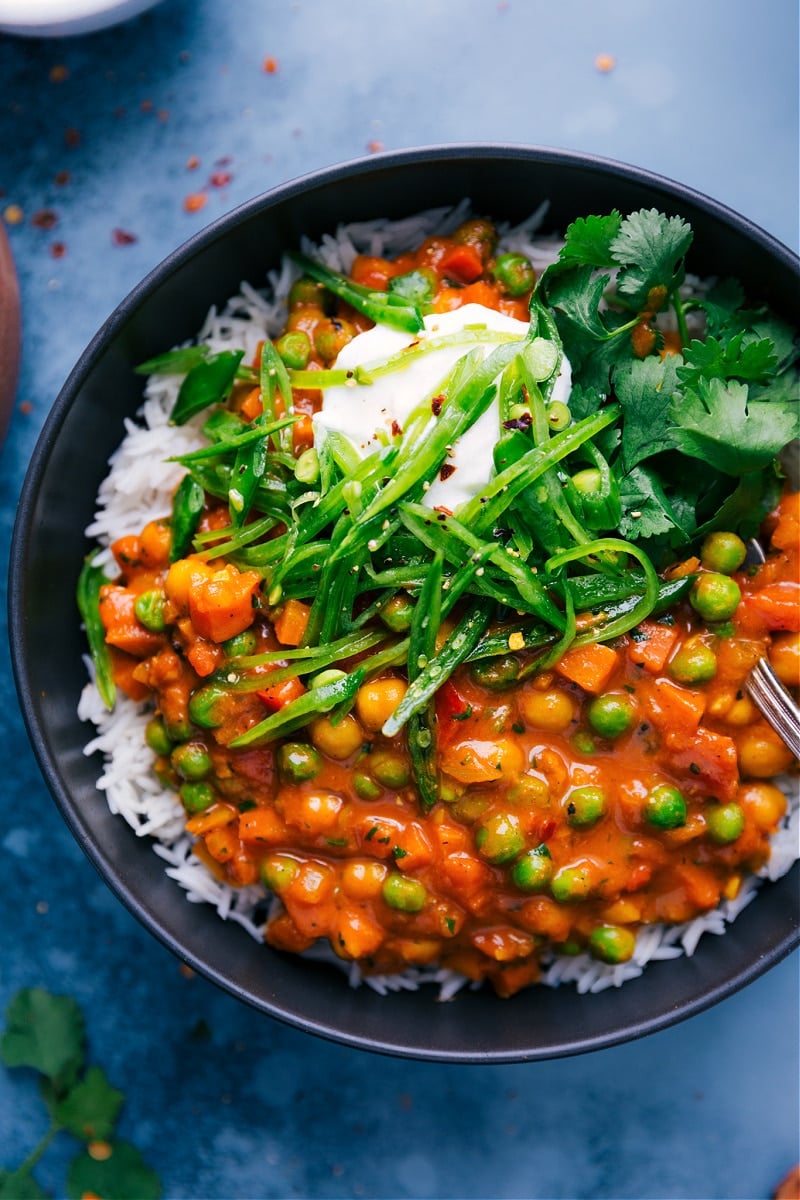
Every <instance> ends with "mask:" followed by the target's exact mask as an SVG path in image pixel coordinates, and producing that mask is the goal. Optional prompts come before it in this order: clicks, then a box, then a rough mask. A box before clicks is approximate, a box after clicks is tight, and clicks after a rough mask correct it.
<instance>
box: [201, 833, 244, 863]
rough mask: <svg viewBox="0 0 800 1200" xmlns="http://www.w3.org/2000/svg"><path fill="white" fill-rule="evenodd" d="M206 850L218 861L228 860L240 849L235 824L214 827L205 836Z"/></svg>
mask: <svg viewBox="0 0 800 1200" xmlns="http://www.w3.org/2000/svg"><path fill="white" fill-rule="evenodd" d="M205 843H206V850H207V851H208V853H209V854H210V855H211V857H212V858H214V859H216V860H217V862H227V861H228V859H229V858H233V856H234V855H235V854H237V853H238V851H239V837H238V834H237V833H236V830H235V829H234V827H233V825H225V826H223V828H221V829H212V830H211V832H210V833H207V834H206V836H205Z"/></svg>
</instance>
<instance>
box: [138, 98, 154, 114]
mask: <svg viewBox="0 0 800 1200" xmlns="http://www.w3.org/2000/svg"><path fill="white" fill-rule="evenodd" d="M139 108H140V109H141V110H142V112H152V111H153V101H152V100H143V101H142V103H141V104H140V105H139Z"/></svg>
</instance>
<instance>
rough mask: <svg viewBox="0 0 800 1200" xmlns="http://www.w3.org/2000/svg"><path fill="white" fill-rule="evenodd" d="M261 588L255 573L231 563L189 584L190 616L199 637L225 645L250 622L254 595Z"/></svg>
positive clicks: (247, 626) (259, 578) (253, 613)
mask: <svg viewBox="0 0 800 1200" xmlns="http://www.w3.org/2000/svg"><path fill="white" fill-rule="evenodd" d="M260 586H261V576H260V575H259V574H258V572H257V571H238V570H237V569H236V567H234V566H233V565H232V564H231V563H228V564H227V565H226V566H224V567H222V568H221V569H220V570H219V571H214V572H213V573H212V574H211V575H210V576H208V577H207V578H205V579H195V580H193V581H192V582H191V583H190V585H189V615H190V617H191V619H192V624H193V625H194V627H195V630H196V631H197V633H198V634H199V635H200V637H203V638H207V639H208V641H211V642H224V641H226V640H227V639H228V638H231V637H234V636H235V635H236V634H237V633H242V632H243V630H245V629H248V628H249V627H250V625H252V623H253V619H254V617H255V612H254V609H253V596H254V594H255V592H256V591H257V589H258V588H259V587H260Z"/></svg>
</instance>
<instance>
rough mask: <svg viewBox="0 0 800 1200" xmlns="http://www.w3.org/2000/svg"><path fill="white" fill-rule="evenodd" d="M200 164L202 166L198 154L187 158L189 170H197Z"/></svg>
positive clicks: (187, 168)
mask: <svg viewBox="0 0 800 1200" xmlns="http://www.w3.org/2000/svg"><path fill="white" fill-rule="evenodd" d="M199 166H200V159H199V158H198V157H197V155H196V154H193V155H192V157H191V158H187V160H186V170H187V171H196V170H197V168H198V167H199Z"/></svg>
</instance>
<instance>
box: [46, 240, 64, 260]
mask: <svg viewBox="0 0 800 1200" xmlns="http://www.w3.org/2000/svg"><path fill="white" fill-rule="evenodd" d="M50 253H51V255H52V256H53V258H63V257H64V255H65V254H66V253H67V247H66V244H65V243H64V242H53V244H52V245H51V247H50Z"/></svg>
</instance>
